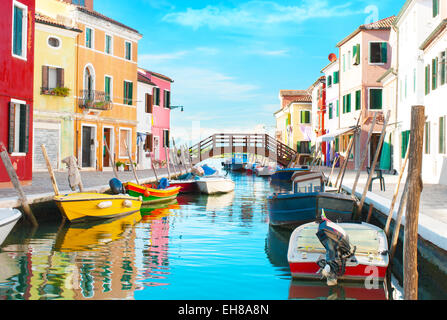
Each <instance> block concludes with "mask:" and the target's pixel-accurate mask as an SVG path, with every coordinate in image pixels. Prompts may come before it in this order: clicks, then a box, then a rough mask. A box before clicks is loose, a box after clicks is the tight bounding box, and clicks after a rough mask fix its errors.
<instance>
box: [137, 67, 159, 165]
mask: <svg viewBox="0 0 447 320" xmlns="http://www.w3.org/2000/svg"><path fill="white" fill-rule="evenodd" d="M145 74H146V72H145V71H140V70H138V90H137V120H138V123H137V168H138V169H150V168H151V151H152V143H153V142H152V141H153V137H152V117H153V99H152V93H153V89H154V87H156V85H155V84H154V83H152V81H150V79H148V78H147V77H146V76H145Z"/></svg>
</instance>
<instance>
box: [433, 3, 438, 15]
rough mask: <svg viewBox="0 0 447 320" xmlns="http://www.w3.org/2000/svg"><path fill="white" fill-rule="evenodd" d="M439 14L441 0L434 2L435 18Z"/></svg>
mask: <svg viewBox="0 0 447 320" xmlns="http://www.w3.org/2000/svg"><path fill="white" fill-rule="evenodd" d="M438 14H439V0H433V18H434V17H436V16H437V15H438Z"/></svg>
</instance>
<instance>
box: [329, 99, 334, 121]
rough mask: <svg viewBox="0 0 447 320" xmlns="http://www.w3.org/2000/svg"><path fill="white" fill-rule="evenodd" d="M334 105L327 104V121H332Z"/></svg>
mask: <svg viewBox="0 0 447 320" xmlns="http://www.w3.org/2000/svg"><path fill="white" fill-rule="evenodd" d="M333 109H334V105H333V104H332V103H329V119H332V118H333V116H334V110H333Z"/></svg>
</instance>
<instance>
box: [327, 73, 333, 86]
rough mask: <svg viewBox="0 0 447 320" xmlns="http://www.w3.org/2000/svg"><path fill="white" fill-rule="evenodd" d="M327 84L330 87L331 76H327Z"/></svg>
mask: <svg viewBox="0 0 447 320" xmlns="http://www.w3.org/2000/svg"><path fill="white" fill-rule="evenodd" d="M327 86H328V87H329V88H330V87H332V76H329V77H328V78H327Z"/></svg>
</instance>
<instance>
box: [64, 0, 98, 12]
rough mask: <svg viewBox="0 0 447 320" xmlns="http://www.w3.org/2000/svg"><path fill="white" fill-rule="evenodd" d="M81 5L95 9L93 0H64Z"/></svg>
mask: <svg viewBox="0 0 447 320" xmlns="http://www.w3.org/2000/svg"><path fill="white" fill-rule="evenodd" d="M62 1H64V2H68V3H71V4H74V5H77V6H80V7H85V8H87V9H89V10H93V0H62Z"/></svg>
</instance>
